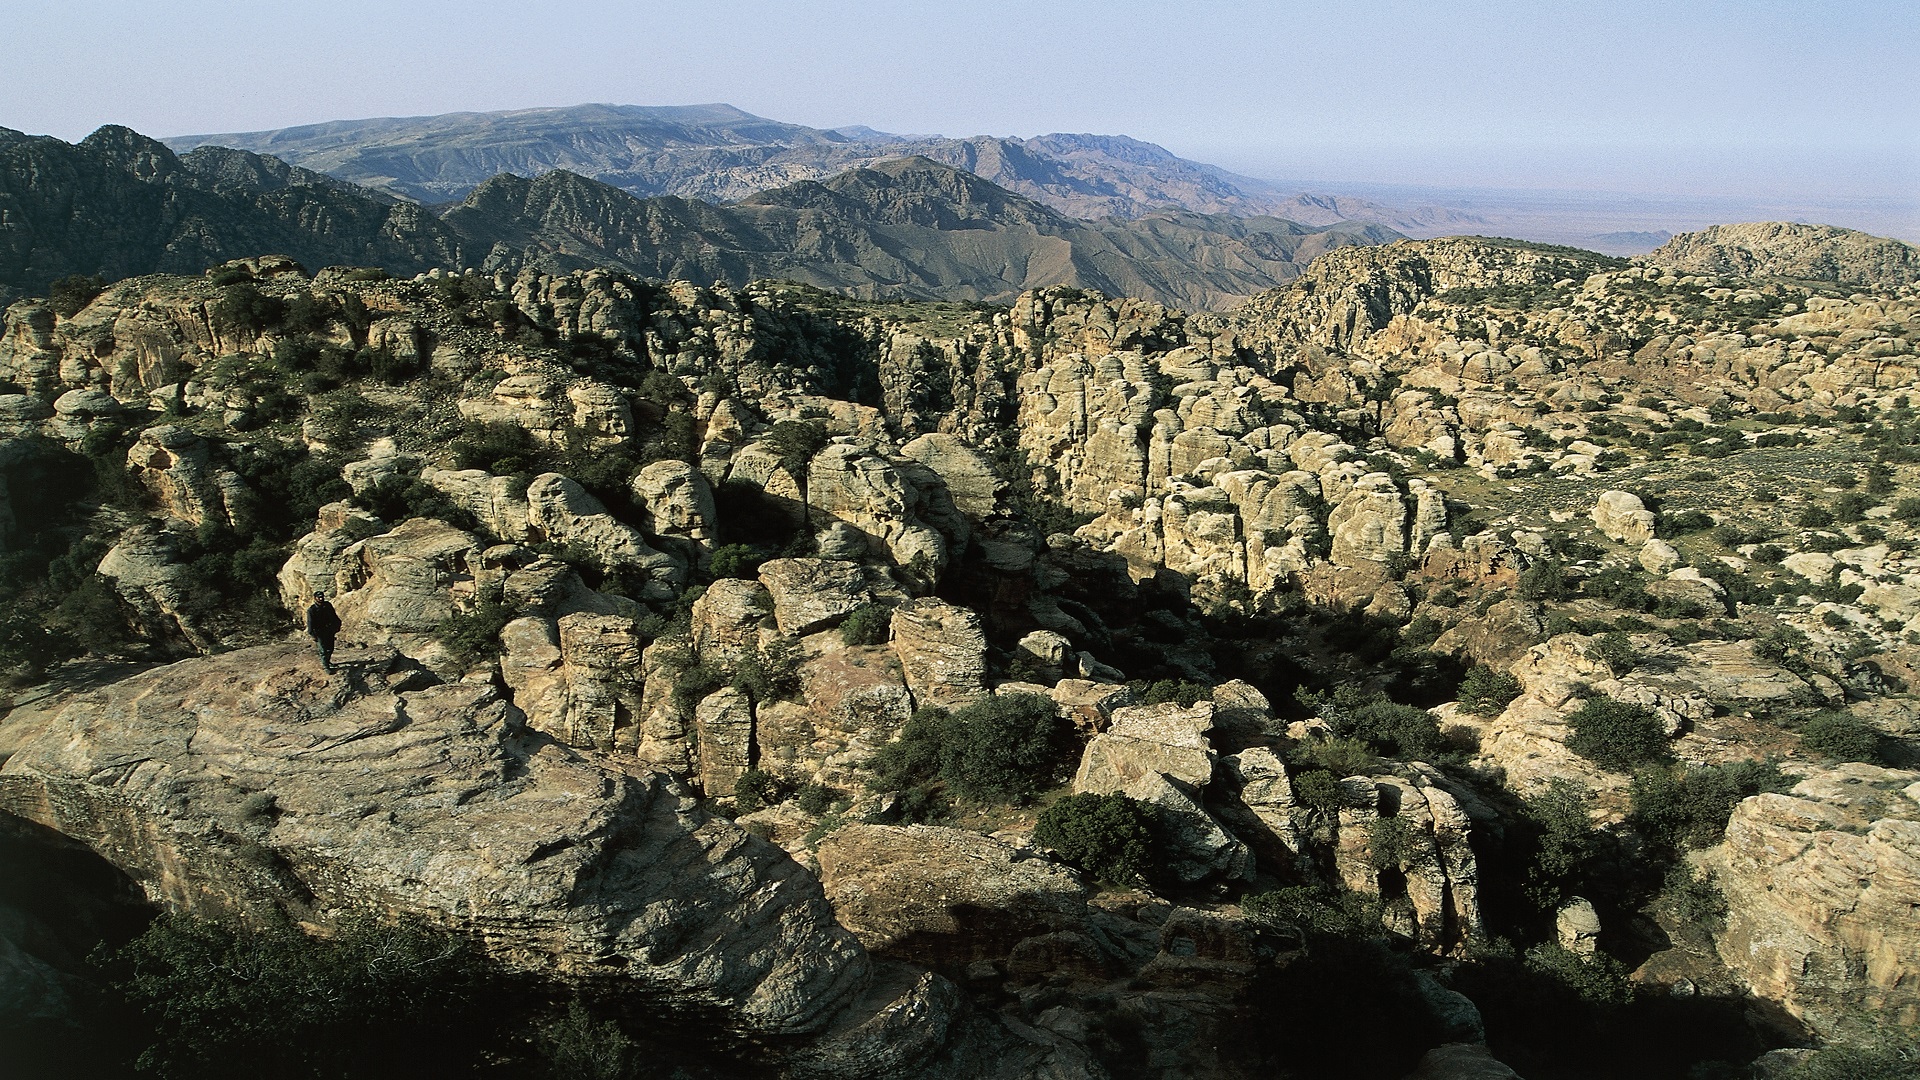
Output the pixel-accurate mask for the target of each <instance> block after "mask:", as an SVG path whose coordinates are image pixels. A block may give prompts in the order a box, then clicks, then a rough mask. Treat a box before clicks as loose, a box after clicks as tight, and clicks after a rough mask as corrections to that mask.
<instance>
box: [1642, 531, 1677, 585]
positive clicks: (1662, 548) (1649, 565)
mask: <svg viewBox="0 0 1920 1080" xmlns="http://www.w3.org/2000/svg"><path fill="white" fill-rule="evenodd" d="M1640 566H1641V568H1642V569H1644V570H1646V572H1647V573H1649V574H1658V575H1660V576H1662V577H1664V576H1666V575H1667V573H1668V572H1669V571H1673V570H1677V569H1679V568H1680V552H1679V551H1677V550H1675V548H1674V546H1673V545H1672V544H1669V543H1667V542H1666V541H1665V540H1649V541H1647V542H1646V543H1645V544H1644V545H1642V546H1641V548H1640Z"/></svg>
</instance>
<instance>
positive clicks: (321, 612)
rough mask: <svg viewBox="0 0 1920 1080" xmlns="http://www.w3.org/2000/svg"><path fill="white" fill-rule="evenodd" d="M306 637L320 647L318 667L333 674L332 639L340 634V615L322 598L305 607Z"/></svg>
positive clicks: (315, 599)
mask: <svg viewBox="0 0 1920 1080" xmlns="http://www.w3.org/2000/svg"><path fill="white" fill-rule="evenodd" d="M306 623H307V635H308V636H309V637H311V638H313V640H314V644H316V645H319V646H320V666H321V667H323V668H326V669H327V674H329V675H331V674H333V639H334V637H335V636H336V635H338V634H339V633H340V613H339V612H337V611H335V610H333V605H332V604H330V603H328V602H327V598H326V597H324V596H316V597H314V598H313V603H311V604H309V605H307V616H306Z"/></svg>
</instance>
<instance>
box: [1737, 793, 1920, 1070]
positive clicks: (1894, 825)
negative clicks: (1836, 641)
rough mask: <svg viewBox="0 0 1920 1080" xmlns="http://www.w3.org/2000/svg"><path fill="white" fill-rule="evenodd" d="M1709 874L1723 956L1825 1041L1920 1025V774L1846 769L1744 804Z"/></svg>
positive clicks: (1762, 992) (1755, 798) (1761, 994)
mask: <svg viewBox="0 0 1920 1080" xmlns="http://www.w3.org/2000/svg"><path fill="white" fill-rule="evenodd" d="M1708 861H1709V863H1710V865H1711V866H1712V867H1713V869H1714V871H1715V876H1716V880H1717V881H1718V882H1719V883H1720V888H1721V889H1722V891H1724V892H1725V893H1726V897H1727V928H1726V932H1725V933H1724V934H1722V935H1721V936H1720V937H1719V939H1718V946H1719V950H1720V957H1721V959H1722V960H1724V961H1725V962H1726V964H1727V966H1728V967H1729V968H1731V969H1732V970H1733V971H1735V972H1736V973H1738V974H1739V975H1741V976H1742V977H1744V978H1745V979H1746V980H1747V982H1748V983H1749V984H1750V985H1751V986H1752V987H1753V990H1754V992H1755V993H1757V994H1759V995H1760V996H1762V997H1764V998H1767V999H1769V1000H1772V1001H1778V1002H1780V1003H1781V1004H1783V1005H1785V1006H1786V1007H1787V1009H1789V1010H1790V1011H1791V1012H1793V1014H1794V1015H1796V1016H1798V1017H1800V1018H1801V1019H1802V1020H1804V1021H1805V1022H1806V1023H1807V1024H1809V1025H1810V1026H1812V1027H1813V1028H1814V1029H1815V1030H1816V1031H1819V1032H1821V1033H1822V1034H1825V1035H1830V1036H1850V1035H1860V1034H1863V1033H1865V1034H1873V1033H1876V1032H1885V1031H1888V1030H1900V1029H1912V1028H1914V1027H1915V1026H1920V964H1917V963H1916V960H1915V957H1917V956H1920V941H1916V939H1915V934H1916V927H1915V925H1914V921H1913V905H1914V903H1915V902H1916V898H1917V897H1920V773H1915V772H1910V771H1904V770H1897V769H1882V768H1878V767H1875V766H1872V765H1861V764H1853V765H1842V766H1838V767H1836V768H1832V769H1823V770H1819V771H1816V772H1814V773H1812V774H1811V775H1809V776H1807V777H1806V778H1805V779H1804V780H1801V781H1800V782H1799V783H1798V784H1796V785H1795V786H1794V788H1793V790H1792V791H1791V792H1789V793H1788V794H1785V795H1759V796H1756V797H1754V798H1751V799H1748V800H1746V801H1745V802H1743V803H1741V804H1740V807H1739V809H1737V810H1735V811H1734V813H1733V818H1732V820H1731V821H1729V822H1728V823H1727V838H1726V841H1725V843H1723V844H1722V845H1721V846H1720V847H1719V848H1718V849H1716V850H1715V851H1713V852H1711V853H1710V858H1709V860H1708Z"/></svg>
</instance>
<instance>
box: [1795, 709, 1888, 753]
mask: <svg viewBox="0 0 1920 1080" xmlns="http://www.w3.org/2000/svg"><path fill="white" fill-rule="evenodd" d="M1880 744H1881V738H1880V732H1878V731H1877V730H1875V729H1874V728H1873V727H1872V725H1870V724H1868V723H1866V722H1865V721H1863V720H1860V719H1857V718H1856V717H1853V716H1849V715H1847V714H1846V713H1843V712H1823V713H1815V714H1814V715H1813V716H1812V717H1811V718H1809V719H1808V720H1807V722H1806V723H1804V724H1802V725H1800V745H1802V746H1804V747H1806V748H1807V749H1808V750H1811V751H1813V752H1814V753H1816V754H1820V755H1822V756H1824V757H1830V758H1832V759H1834V760H1835V761H1864V762H1867V763H1869V764H1878V763H1879V761H1880V760H1881V746H1880Z"/></svg>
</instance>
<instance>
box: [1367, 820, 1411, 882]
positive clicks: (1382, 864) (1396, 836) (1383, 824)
mask: <svg viewBox="0 0 1920 1080" xmlns="http://www.w3.org/2000/svg"><path fill="white" fill-rule="evenodd" d="M1423 854H1424V852H1423V851H1422V849H1421V846H1420V844H1419V843H1418V842H1417V841H1416V839H1415V837H1414V833H1413V830H1412V829H1409V828H1408V827H1407V823H1406V822H1405V821H1402V820H1401V819H1400V818H1398V817H1393V816H1388V817H1378V818H1374V819H1373V820H1372V821H1371V822H1369V823H1368V824H1367V857H1368V859H1369V860H1370V861H1371V862H1372V863H1373V868H1374V870H1376V871H1379V870H1398V869H1400V868H1401V867H1404V866H1406V865H1408V864H1409V863H1413V862H1416V861H1418V860H1419V859H1420V857H1421V856H1422V855H1423Z"/></svg>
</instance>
